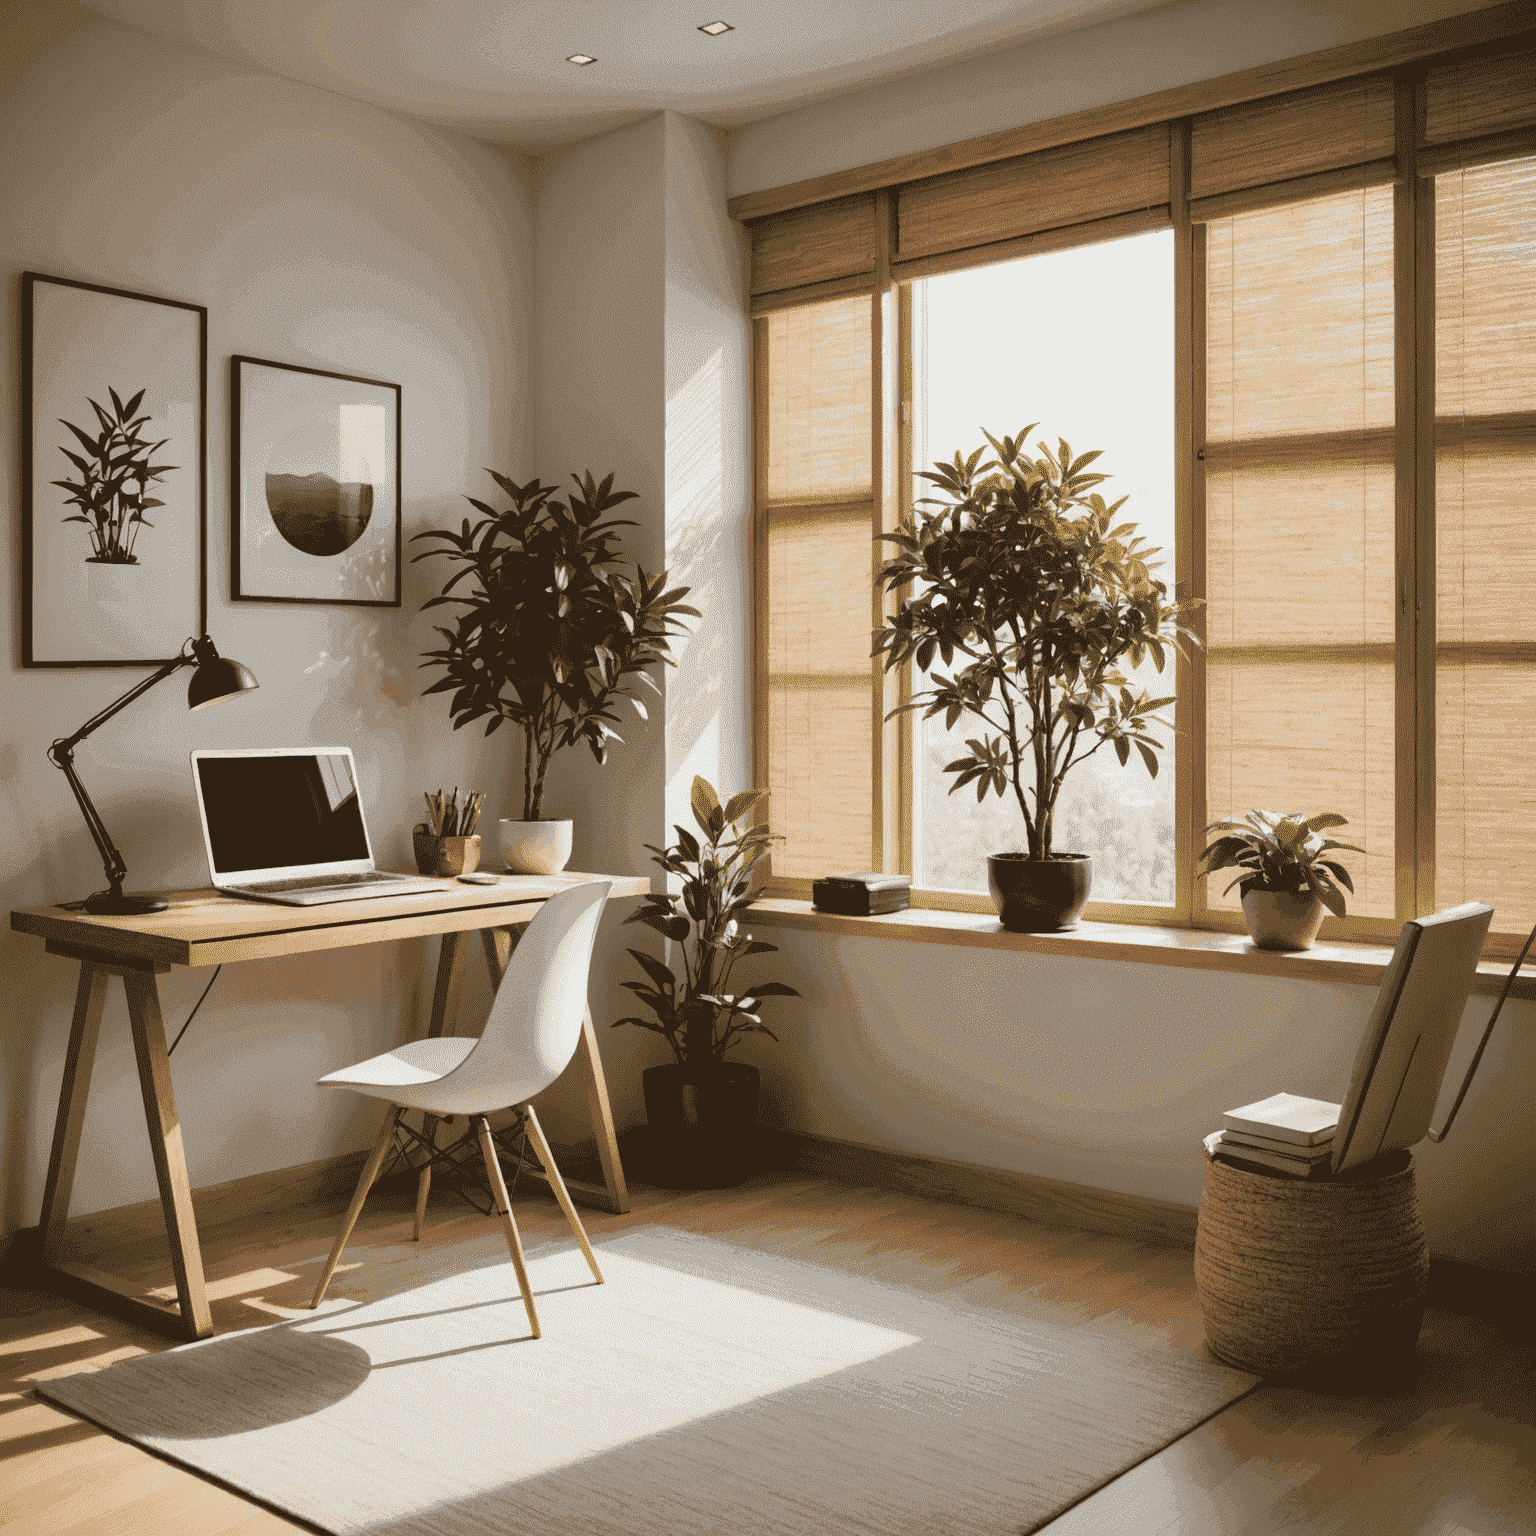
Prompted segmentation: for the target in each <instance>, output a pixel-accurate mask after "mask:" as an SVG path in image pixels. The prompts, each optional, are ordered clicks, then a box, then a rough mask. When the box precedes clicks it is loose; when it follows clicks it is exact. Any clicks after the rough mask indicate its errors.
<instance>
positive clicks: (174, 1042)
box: [165, 965, 224, 1056]
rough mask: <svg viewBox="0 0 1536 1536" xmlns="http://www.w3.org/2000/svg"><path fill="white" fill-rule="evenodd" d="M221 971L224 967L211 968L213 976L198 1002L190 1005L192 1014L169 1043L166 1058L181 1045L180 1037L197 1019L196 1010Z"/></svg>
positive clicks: (211, 989)
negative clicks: (169, 1047)
mask: <svg viewBox="0 0 1536 1536" xmlns="http://www.w3.org/2000/svg"><path fill="white" fill-rule="evenodd" d="M223 969H224V967H223V966H222V965H216V966H215V967H214V968H213V975H212V976H210V977H209V978H208V985H207V986H206V987H204V988H203V995H202V997H200V998H198V1000H197V1001H196V1002H195V1003H193V1004H192V1012H191V1013H189V1014H188V1015H187V1022H186V1023H185V1024H183V1025H182V1026H181V1028H180V1030H178V1031H177V1034H176V1038H175V1039H174V1040H172V1041H171V1049H170V1050H169V1051H167V1052H166V1053H165V1054H166V1055H167V1056H169V1055H170V1054H171V1051H174V1050H175V1049H176V1047H177V1046H178V1045H180V1044H181V1037H182V1036H183V1035H184V1034H186V1032H187V1030H188V1029H189V1028H190V1027H191V1024H192V1020H193V1019H195V1018H196V1017H197V1010H198V1009H199V1008H201V1007H202V1006H203V1002H204V1000H205V999H206V998H207V996H208V994H209V993H210V992H212V991H213V984H214V982H216V981H217V980H218V979H219V972H220V971H222V970H223Z"/></svg>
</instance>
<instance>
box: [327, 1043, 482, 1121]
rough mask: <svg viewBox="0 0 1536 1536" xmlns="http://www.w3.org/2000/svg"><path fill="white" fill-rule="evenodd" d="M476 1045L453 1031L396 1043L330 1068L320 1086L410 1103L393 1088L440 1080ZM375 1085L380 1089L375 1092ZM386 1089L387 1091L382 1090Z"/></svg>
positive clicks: (395, 1101) (408, 1099)
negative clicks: (379, 1052)
mask: <svg viewBox="0 0 1536 1536" xmlns="http://www.w3.org/2000/svg"><path fill="white" fill-rule="evenodd" d="M475 1045H476V1042H475V1041H474V1040H467V1039H462V1038H460V1037H459V1036H456V1035H446V1036H442V1037H440V1038H438V1039H436V1040H412V1041H410V1042H409V1043H408V1044H406V1045H399V1046H396V1047H395V1049H394V1050H392V1051H385V1052H384V1054H383V1055H382V1056H370V1057H369V1058H368V1060H367V1061H359V1062H354V1063H353V1065H351V1066H350V1067H342V1068H341V1069H340V1071H337V1072H329V1073H327V1074H326V1075H325V1076H324V1077H322V1078H321V1079H320V1086H321V1087H322V1088H351V1089H353V1090H354V1091H355V1092H357V1093H367V1094H370V1095H371V1097H373V1098H377V1099H390V1100H392V1101H393V1102H394V1103H396V1104H409V1103H410V1102H411V1101H410V1098H409V1097H406V1096H402V1095H400V1094H398V1093H396V1092H395V1089H397V1088H406V1089H409V1088H411V1087H415V1086H421V1085H424V1084H427V1083H435V1082H437V1081H439V1080H440V1079H441V1078H444V1077H446V1076H447V1075H448V1074H449V1073H450V1072H452V1071H453V1069H454V1068H455V1067H457V1066H458V1065H460V1063H461V1062H463V1060H464V1058H465V1057H466V1056H468V1055H469V1053H470V1052H471V1051H472V1050H474V1048H475ZM374 1089H378V1090H380V1091H379V1092H377V1093H374V1092H372V1090H374ZM386 1089H387V1090H388V1092H385V1091H383V1090H386Z"/></svg>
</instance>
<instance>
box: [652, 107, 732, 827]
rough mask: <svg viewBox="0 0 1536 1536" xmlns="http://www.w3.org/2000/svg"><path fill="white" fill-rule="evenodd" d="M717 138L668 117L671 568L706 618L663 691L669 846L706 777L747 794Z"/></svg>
mask: <svg viewBox="0 0 1536 1536" xmlns="http://www.w3.org/2000/svg"><path fill="white" fill-rule="evenodd" d="M724 139H725V135H724V134H723V133H720V132H719V131H717V130H715V129H712V128H708V127H706V126H705V125H704V124H703V123H699V122H696V121H694V120H693V119H692V118H688V117H682V116H680V115H679V114H677V113H674V112H669V113H667V114H666V145H667V183H666V234H667V250H666V380H665V389H666V402H667V428H666V431H667V529H666V538H667V567H668V569H669V570H670V571H671V573H672V575H673V576H674V577H675V578H676V579H677V581H678V582H680V583H684V584H686V585H687V586H689V587H690V588H691V591H690V593H689V596H688V601H689V602H690V603H692V604H693V605H694V606H695V607H696V608H698V609H699V610H700V611H701V612H702V613H703V615H704V618H703V620H702V621H699V622H695V623H694V624H693V625H692V629H693V631H694V632H693V633H692V634H691V635H690V636H689V638H688V639H687V640H686V641H684V642H683V643H682V644H681V645H680V646H679V647H678V668H677V670H676V671H675V672H672V673H670V674H669V678H668V689H667V796H666V804H667V811H666V824H667V833H666V840H667V841H668V842H671V841H672V840H673V838H674V837H675V835H676V834H675V833H673V832H672V830H671V829H672V827H673V825H674V824H675V823H678V822H681V823H683V824H684V825H685V826H688V827H692V826H693V818H692V815H691V814H690V812H689V808H688V797H689V793H690V791H691V789H692V785H693V778H694V775H695V774H702V775H703V776H704V777H705V778H706V779H708V780H709V781H710V783H712V784H713V785H714V786H715V788H716V789H717V790H718V791H719V792H720V795H721V796H722V798H723V797H726V796H729V795H731V794H734V793H735V792H736V791H737V790H741V789H746V788H748V787H749V780H750V777H751V772H752V764H751V755H750V752H749V748H748V739H749V717H750V700H751V682H750V676H751V674H750V647H751V611H752V608H751V578H750V559H751V531H752V517H751V510H752V472H751V464H752V458H751V441H752V439H751V417H750V387H749V373H748V328H747V320H746V318H745V309H746V281H745V276H746V271H745V269H746V261H745V245H744V240H743V234H742V231H741V228H740V226H739V225H737V224H736V223H734V222H733V221H732V220H731V219H730V218H728V217H727V216H726V213H725V146H724Z"/></svg>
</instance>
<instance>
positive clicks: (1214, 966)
mask: <svg viewBox="0 0 1536 1536" xmlns="http://www.w3.org/2000/svg"><path fill="white" fill-rule="evenodd" d="M747 920H748V922H750V924H751V925H752V927H754V928H792V929H800V930H802V931H807V932H812V933H834V934H839V935H843V936H846V937H849V938H860V939H899V940H906V941H909V942H915V943H919V944H959V945H968V946H970V947H972V948H978V949H1008V950H1020V951H1023V952H1024V953H1026V954H1035V955H1077V956H1081V957H1082V958H1084V959H1088V960H1129V961H1133V962H1135V963H1137V964H1141V965H1173V966H1182V967H1183V968H1185V969H1186V970H1195V971H1235V972H1238V973H1240V974H1242V975H1245V976H1280V977H1286V978H1289V979H1291V980H1293V981H1325V982H1333V983H1336V984H1337V983H1347V984H1351V985H1354V986H1362V987H1375V986H1379V985H1380V983H1381V978H1382V976H1383V975H1384V974H1385V972H1386V968H1387V962H1388V961H1389V960H1390V959H1391V957H1392V948H1391V946H1390V945H1376V944H1319V945H1318V946H1317V947H1316V948H1314V949H1308V950H1300V951H1296V952H1293V953H1284V952H1281V951H1278V950H1270V949H1258V948H1256V947H1255V946H1254V944H1253V942H1252V940H1250V939H1248V938H1246V937H1245V936H1243V935H1241V934H1234V933H1214V932H1210V931H1208V930H1205V929H1201V928H1154V927H1149V926H1144V925H1141V924H1136V923H1091V922H1083V923H1080V924H1079V925H1078V927H1076V928H1075V929H1073V930H1072V931H1071V932H1070V933H1009V932H1008V931H1007V930H1006V929H1005V928H1003V927H1002V925H1001V924H1000V923H999V922H998V921H997V919H996V918H995V917H988V916H984V915H980V914H977V913H974V912H944V911H938V910H935V909H933V908H928V907H924V908H910V909H908V910H907V911H905V912H891V913H888V914H886V915H885V916H883V917H840V916H837V915H836V914H834V913H831V912H818V911H817V910H816V909H815V908H814V907H813V906H812V905H811V904H810V902H808V901H788V900H785V899H783V898H779V897H765V898H763V899H762V900H759V901H756V902H754V903H753V904H752V907H751V909H750V916H749V917H748V919H747ZM1509 965H1510V962H1508V961H1499V960H1493V961H1484V962H1483V964H1482V965H1480V966H1479V967H1478V973H1477V980H1476V982H1475V983H1474V984H1473V987H1472V990H1473V992H1474V993H1475V994H1477V995H1478V996H1482V997H1496V996H1497V995H1498V992H1499V989H1500V988H1501V987H1502V986H1503V985H1504V978H1505V977H1506V976H1507V975H1508V974H1509ZM1510 996H1511V997H1518V998H1536V974H1531V973H1529V972H1524V973H1522V974H1521V975H1520V977H1519V978H1518V979H1517V980H1516V982H1515V984H1514V986H1513V987H1512V988H1511V989H1510Z"/></svg>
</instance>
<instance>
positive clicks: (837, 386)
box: [765, 298, 875, 879]
mask: <svg viewBox="0 0 1536 1536" xmlns="http://www.w3.org/2000/svg"><path fill="white" fill-rule="evenodd" d="M765 324H766V329H767V354H768V355H767V369H766V371H767V379H768V388H767V396H768V402H767V403H768V411H767V443H766V461H767V462H766V470H765V480H766V492H767V495H766V501H767V508H766V517H767V550H766V565H767V569H766V572H765V575H766V581H765V587H766V601H767V613H766V644H765V651H766V658H765V660H766V668H765V671H766V684H767V699H766V713H767V720H766V729H767V747H768V752H767V756H768V787H769V789H770V791H771V792H772V793H771V799H770V800H769V821H770V824H771V826H772V827H773V830H774V831H775V832H777V833H779V834H781V835H782V836H783V838H784V841H783V842H782V843H780V844H777V845H776V846H775V849H774V853H773V872H774V875H775V877H776V878H791V879H793V878H808V877H812V876H816V875H823V874H827V873H830V872H835V871H838V870H850V869H868V868H869V867H870V864H871V862H872V858H871V850H872V847H873V814H874V763H873V751H872V741H873V727H874V693H873V689H872V686H871V677H872V665H873V664H872V662H871V659H870V654H869V651H870V602H871V600H870V592H871V582H872V579H873V573H874V559H875V552H874V551H875V546H874V539H873V533H874V528H873V522H874V505H873V500H872V497H871V484H870V479H871V463H872V454H871V444H870V431H871V428H870V421H871V408H870V400H871V352H872V344H871V330H870V326H871V316H870V301H869V300H868V299H867V298H852V299H838V300H834V301H831V302H828V303H821V304H812V305H806V306H803V307H801V308H796V309H785V310H780V311H777V312H775V313H773V314H770V315H769V316H768V317H767V320H766V322H765Z"/></svg>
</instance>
